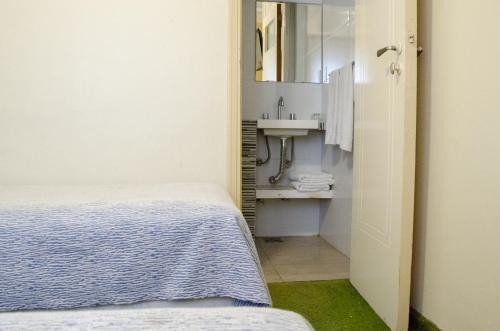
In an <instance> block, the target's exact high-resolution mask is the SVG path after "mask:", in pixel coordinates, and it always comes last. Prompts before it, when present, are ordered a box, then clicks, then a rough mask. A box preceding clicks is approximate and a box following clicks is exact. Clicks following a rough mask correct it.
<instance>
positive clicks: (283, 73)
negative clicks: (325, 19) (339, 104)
mask: <svg viewBox="0 0 500 331" xmlns="http://www.w3.org/2000/svg"><path fill="white" fill-rule="evenodd" d="M322 13H323V11H322V5H321V2H319V3H317V4H311V3H296V2H271V1H257V2H256V23H255V25H256V36H255V39H256V42H255V79H256V81H265V82H296V83H302V82H304V83H306V82H307V83H321V82H322V81H323V79H322V77H323V75H322Z"/></svg>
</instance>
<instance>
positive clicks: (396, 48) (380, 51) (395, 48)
mask: <svg viewBox="0 0 500 331" xmlns="http://www.w3.org/2000/svg"><path fill="white" fill-rule="evenodd" d="M387 51H395V52H398V53H399V49H398V47H397V46H386V47H384V48H381V49H379V50H378V51H377V57H381V56H382V55H384V53H385V52H387Z"/></svg>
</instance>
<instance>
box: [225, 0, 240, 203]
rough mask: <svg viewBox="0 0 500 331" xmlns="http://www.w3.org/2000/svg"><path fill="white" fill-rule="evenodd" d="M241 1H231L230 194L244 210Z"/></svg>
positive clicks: (229, 82)
mask: <svg viewBox="0 0 500 331" xmlns="http://www.w3.org/2000/svg"><path fill="white" fill-rule="evenodd" d="M242 14H243V13H242V0H228V15H229V16H228V29H229V30H228V39H229V40H228V45H229V47H228V82H227V84H228V111H227V113H228V125H229V127H228V191H229V194H230V195H231V197H232V198H233V200H234V202H235V203H236V205H237V206H238V207H240V206H241V58H242V55H241V37H242Z"/></svg>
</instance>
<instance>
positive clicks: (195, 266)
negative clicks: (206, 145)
mask: <svg viewBox="0 0 500 331" xmlns="http://www.w3.org/2000/svg"><path fill="white" fill-rule="evenodd" d="M0 293H1V295H0V311H12V310H27V309H63V308H76V307H88V306H101V305H117V304H131V303H137V302H144V301H159V300H179V299H201V298H213V297H228V298H233V299H235V301H236V302H237V303H239V304H250V305H269V304H270V297H269V293H268V290H267V286H266V283H265V281H264V277H263V273H262V270H261V267H260V264H259V261H258V256H257V252H256V250H255V246H254V244H253V240H252V238H251V235H250V232H249V230H248V227H247V226H246V223H245V220H244V219H243V217H242V216H241V213H240V212H239V210H238V209H237V208H236V207H235V206H234V204H233V203H232V202H231V200H230V198H229V196H228V195H227V193H225V191H223V190H222V189H220V188H218V187H216V186H212V185H206V184H196V185H194V184H167V185H152V186H115V187H76V188H74V187H52V188H44V187H30V188H26V187H24V188H23V187H5V186H2V187H0Z"/></svg>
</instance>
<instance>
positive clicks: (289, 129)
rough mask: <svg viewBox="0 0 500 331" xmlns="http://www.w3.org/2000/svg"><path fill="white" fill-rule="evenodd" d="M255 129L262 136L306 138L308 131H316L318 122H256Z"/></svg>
mask: <svg viewBox="0 0 500 331" xmlns="http://www.w3.org/2000/svg"><path fill="white" fill-rule="evenodd" d="M257 128H258V129H263V130H264V135H266V136H275V137H296V136H307V134H308V133H309V130H318V128H319V121H318V120H258V121H257Z"/></svg>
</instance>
